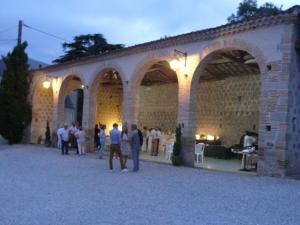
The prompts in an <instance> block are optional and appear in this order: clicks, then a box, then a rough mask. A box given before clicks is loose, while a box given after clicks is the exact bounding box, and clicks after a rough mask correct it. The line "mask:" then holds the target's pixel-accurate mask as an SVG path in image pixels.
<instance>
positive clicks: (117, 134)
mask: <svg viewBox="0 0 300 225" xmlns="http://www.w3.org/2000/svg"><path fill="white" fill-rule="evenodd" d="M99 127H100V129H99V130H97V128H99ZM99 127H98V126H95V136H96V135H97V137H98V140H95V145H96V146H97V147H98V149H99V150H98V152H99V158H100V159H102V157H103V155H104V151H105V145H106V135H105V129H106V125H101V124H100V125H99ZM109 138H110V152H109V169H110V170H113V157H114V156H115V155H116V157H117V158H119V160H120V165H121V169H122V171H123V172H125V171H128V169H127V165H126V164H127V159H128V157H129V154H130V150H131V155H132V161H133V171H134V172H137V171H138V170H139V154H140V149H141V146H142V144H143V137H142V134H141V132H140V131H139V130H138V128H137V125H135V124H133V125H131V130H130V134H129V129H128V127H127V124H126V123H125V124H124V125H123V127H122V131H120V130H119V125H118V124H117V123H114V124H113V129H112V130H110V132H109Z"/></svg>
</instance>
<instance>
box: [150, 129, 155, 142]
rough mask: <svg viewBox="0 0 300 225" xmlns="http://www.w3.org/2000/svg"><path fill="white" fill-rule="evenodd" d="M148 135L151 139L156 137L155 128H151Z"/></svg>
mask: <svg viewBox="0 0 300 225" xmlns="http://www.w3.org/2000/svg"><path fill="white" fill-rule="evenodd" d="M150 137H151V139H152V140H154V139H156V130H155V129H152V130H151V132H150Z"/></svg>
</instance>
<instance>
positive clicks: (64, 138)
mask: <svg viewBox="0 0 300 225" xmlns="http://www.w3.org/2000/svg"><path fill="white" fill-rule="evenodd" d="M69 135H70V131H69V129H68V125H67V124H65V125H64V129H63V130H62V132H61V134H60V137H61V143H62V146H61V154H62V155H64V154H66V155H68V154H69Z"/></svg>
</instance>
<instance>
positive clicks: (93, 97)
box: [88, 63, 127, 128]
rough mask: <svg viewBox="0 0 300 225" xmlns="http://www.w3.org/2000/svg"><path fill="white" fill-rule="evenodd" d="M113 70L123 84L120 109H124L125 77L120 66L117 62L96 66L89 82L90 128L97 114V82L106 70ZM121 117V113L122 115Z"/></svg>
mask: <svg viewBox="0 0 300 225" xmlns="http://www.w3.org/2000/svg"><path fill="white" fill-rule="evenodd" d="M111 70H115V71H117V72H118V75H119V77H120V79H121V82H122V86H123V91H122V106H121V107H122V109H121V110H122V111H124V91H125V86H126V84H127V82H126V77H125V74H124V72H123V70H122V68H121V67H120V66H119V65H118V64H113V63H106V64H104V65H101V66H100V67H98V68H97V69H96V70H95V72H94V73H93V76H92V79H91V82H90V84H89V92H90V96H89V106H90V108H89V122H88V123H89V127H90V128H92V127H94V125H95V124H96V122H97V121H96V114H97V94H98V87H99V83H100V82H101V80H102V79H103V77H104V75H105V73H106V72H108V71H111ZM122 119H123V115H122Z"/></svg>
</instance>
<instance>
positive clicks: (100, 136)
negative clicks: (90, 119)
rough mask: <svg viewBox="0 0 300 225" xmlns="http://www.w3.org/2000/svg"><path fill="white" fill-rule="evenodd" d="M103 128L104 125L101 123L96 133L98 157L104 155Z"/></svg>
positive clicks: (100, 157) (104, 137) (104, 138)
mask: <svg viewBox="0 0 300 225" xmlns="http://www.w3.org/2000/svg"><path fill="white" fill-rule="evenodd" d="M105 129H106V125H101V127H100V131H99V134H98V139H99V140H100V141H99V142H100V143H99V150H98V153H99V159H102V157H103V155H104V151H105V142H106V136H105Z"/></svg>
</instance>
